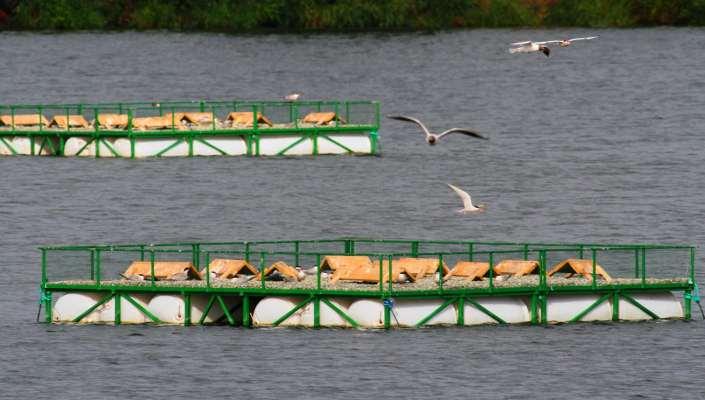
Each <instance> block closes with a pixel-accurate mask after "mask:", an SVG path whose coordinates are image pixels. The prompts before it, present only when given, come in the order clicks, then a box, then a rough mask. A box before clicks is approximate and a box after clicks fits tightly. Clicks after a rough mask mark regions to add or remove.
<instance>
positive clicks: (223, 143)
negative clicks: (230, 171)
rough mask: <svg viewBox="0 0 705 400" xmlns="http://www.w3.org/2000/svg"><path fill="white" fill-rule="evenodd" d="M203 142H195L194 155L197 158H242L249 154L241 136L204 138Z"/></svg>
mask: <svg viewBox="0 0 705 400" xmlns="http://www.w3.org/2000/svg"><path fill="white" fill-rule="evenodd" d="M201 140H202V141H198V140H194V141H193V155H195V156H220V155H227V156H240V155H243V154H247V143H245V140H244V139H242V137H240V136H228V137H202V138H201ZM218 150H220V151H222V152H224V153H225V154H223V153H221V152H220V151H218Z"/></svg>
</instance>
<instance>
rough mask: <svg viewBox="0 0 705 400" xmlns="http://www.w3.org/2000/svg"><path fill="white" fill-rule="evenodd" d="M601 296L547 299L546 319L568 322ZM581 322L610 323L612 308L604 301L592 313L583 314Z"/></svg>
mask: <svg viewBox="0 0 705 400" xmlns="http://www.w3.org/2000/svg"><path fill="white" fill-rule="evenodd" d="M600 297H601V296H600V295H596V294H581V295H556V296H549V297H548V304H547V312H546V317H547V320H548V322H569V321H570V320H572V319H573V318H574V317H575V316H576V315H578V314H579V313H581V312H583V310H585V309H587V308H588V307H590V306H591V305H593V304H594V303H595V302H596V301H597V300H598V299H599V298H600ZM580 320H581V321H610V320H612V306H611V302H610V301H609V300H605V301H603V302H602V303H600V305H598V306H597V307H595V308H594V309H593V310H592V311H590V312H589V313H587V314H585V315H584V316H583V317H582V318H581V319H580Z"/></svg>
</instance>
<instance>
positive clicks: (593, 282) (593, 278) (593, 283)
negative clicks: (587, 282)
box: [592, 247, 597, 290]
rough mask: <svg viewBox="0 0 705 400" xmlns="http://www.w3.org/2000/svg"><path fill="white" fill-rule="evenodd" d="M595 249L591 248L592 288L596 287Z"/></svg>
mask: <svg viewBox="0 0 705 400" xmlns="http://www.w3.org/2000/svg"><path fill="white" fill-rule="evenodd" d="M596 269H597V249H595V248H594V247H593V248H592V288H593V290H594V289H597V274H596Z"/></svg>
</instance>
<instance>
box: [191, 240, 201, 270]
mask: <svg viewBox="0 0 705 400" xmlns="http://www.w3.org/2000/svg"><path fill="white" fill-rule="evenodd" d="M191 262H192V263H193V266H194V267H196V270H200V268H199V267H200V266H201V265H200V264H201V245H200V244H198V243H194V244H192V245H191Z"/></svg>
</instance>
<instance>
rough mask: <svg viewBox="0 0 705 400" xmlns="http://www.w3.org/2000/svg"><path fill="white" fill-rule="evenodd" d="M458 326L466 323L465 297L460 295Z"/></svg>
mask: <svg viewBox="0 0 705 400" xmlns="http://www.w3.org/2000/svg"><path fill="white" fill-rule="evenodd" d="M457 325H458V326H464V325H465V297H463V296H460V297H458V322H457Z"/></svg>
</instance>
